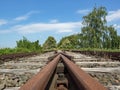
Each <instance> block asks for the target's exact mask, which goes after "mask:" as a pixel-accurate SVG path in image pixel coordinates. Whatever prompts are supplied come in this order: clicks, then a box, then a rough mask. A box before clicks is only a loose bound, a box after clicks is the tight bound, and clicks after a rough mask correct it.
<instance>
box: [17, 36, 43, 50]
mask: <svg viewBox="0 0 120 90" xmlns="http://www.w3.org/2000/svg"><path fill="white" fill-rule="evenodd" d="M16 43H17V48H19V49H21V48H24V49H28V50H30V51H41V50H42V48H41V45H39V40H37V41H35V42H31V41H29V40H27V38H25V37H23V39H21V40H19V41H16Z"/></svg>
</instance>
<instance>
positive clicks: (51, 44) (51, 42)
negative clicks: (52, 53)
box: [43, 36, 57, 50]
mask: <svg viewBox="0 0 120 90" xmlns="http://www.w3.org/2000/svg"><path fill="white" fill-rule="evenodd" d="M56 46H57V45H56V40H55V38H54V37H52V36H49V37H48V38H47V40H46V41H45V43H44V44H43V49H44V50H47V49H55V48H56Z"/></svg>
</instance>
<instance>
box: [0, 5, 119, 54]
mask: <svg viewBox="0 0 120 90" xmlns="http://www.w3.org/2000/svg"><path fill="white" fill-rule="evenodd" d="M106 16H107V11H106V8H105V7H94V8H93V10H92V11H91V12H90V13H89V14H88V15H86V16H83V22H82V24H83V27H82V28H81V33H79V34H75V35H70V36H66V37H63V38H62V39H61V40H60V41H59V43H58V44H57V43H56V40H55V38H54V37H52V36H49V37H48V38H47V40H46V41H45V43H44V44H43V46H41V45H40V44H39V40H37V41H35V42H31V41H29V40H27V38H25V37H23V39H21V40H19V41H16V43H17V47H16V48H13V49H11V48H4V49H0V55H2V54H9V53H20V52H42V51H49V50H56V49H62V50H73V49H74V50H87V51H91V50H92V51H93V50H94V51H120V35H117V31H116V30H115V28H114V27H113V26H112V25H110V26H108V24H107V21H106Z"/></svg>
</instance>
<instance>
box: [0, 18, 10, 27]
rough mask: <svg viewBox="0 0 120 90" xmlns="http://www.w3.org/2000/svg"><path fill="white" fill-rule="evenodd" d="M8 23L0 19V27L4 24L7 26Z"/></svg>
mask: <svg viewBox="0 0 120 90" xmlns="http://www.w3.org/2000/svg"><path fill="white" fill-rule="evenodd" d="M7 23H8V22H7V21H6V20H4V19H0V26H1V25H4V24H7Z"/></svg>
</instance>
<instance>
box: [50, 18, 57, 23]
mask: <svg viewBox="0 0 120 90" xmlns="http://www.w3.org/2000/svg"><path fill="white" fill-rule="evenodd" d="M58 22H59V21H58V20H57V19H52V20H50V23H58Z"/></svg>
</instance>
